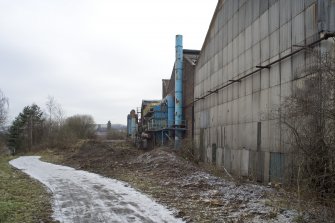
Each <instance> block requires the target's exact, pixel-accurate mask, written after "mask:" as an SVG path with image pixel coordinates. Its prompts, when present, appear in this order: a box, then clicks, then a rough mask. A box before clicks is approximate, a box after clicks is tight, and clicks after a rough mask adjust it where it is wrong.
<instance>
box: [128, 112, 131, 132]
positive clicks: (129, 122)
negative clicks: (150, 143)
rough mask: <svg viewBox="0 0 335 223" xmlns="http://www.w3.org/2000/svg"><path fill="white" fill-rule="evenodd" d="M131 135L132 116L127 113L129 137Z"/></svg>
mask: <svg viewBox="0 0 335 223" xmlns="http://www.w3.org/2000/svg"><path fill="white" fill-rule="evenodd" d="M130 135H131V116H130V115H127V137H128V136H130Z"/></svg>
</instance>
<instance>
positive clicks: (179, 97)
mask: <svg viewBox="0 0 335 223" xmlns="http://www.w3.org/2000/svg"><path fill="white" fill-rule="evenodd" d="M182 117H183V36H182V35H177V36H176V61H175V122H174V124H175V127H176V128H177V129H176V132H175V149H178V148H179V145H180V140H181V137H182V132H181V130H178V128H180V127H181V125H182Z"/></svg>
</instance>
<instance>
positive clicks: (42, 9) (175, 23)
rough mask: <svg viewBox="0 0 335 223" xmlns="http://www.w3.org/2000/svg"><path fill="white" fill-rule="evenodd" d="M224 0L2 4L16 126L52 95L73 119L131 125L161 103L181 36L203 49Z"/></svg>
mask: <svg viewBox="0 0 335 223" xmlns="http://www.w3.org/2000/svg"><path fill="white" fill-rule="evenodd" d="M216 3H217V0H169V1H159V0H142V1H138V0H130V1H129V0H128V1H116V0H29V1H27V0H0V89H1V90H2V91H3V93H4V94H5V95H6V96H7V97H8V98H9V102H10V113H9V118H10V119H9V121H11V120H13V118H15V117H16V116H17V115H18V114H19V112H21V111H22V109H23V107H24V106H26V105H31V104H32V103H36V104H38V105H39V106H40V107H42V108H43V109H45V103H46V100H47V97H48V96H53V97H54V98H55V99H56V101H57V102H59V103H60V104H61V105H62V108H63V110H64V111H65V114H66V116H71V115H74V114H91V115H92V116H93V117H94V119H95V121H96V123H107V121H108V120H110V121H111V122H112V123H120V124H125V123H126V116H127V114H129V112H130V110H131V109H133V108H136V107H140V105H141V100H142V99H160V98H161V95H162V93H161V92H162V91H161V85H162V83H161V80H162V79H163V78H165V79H166V78H170V75H171V72H172V68H173V63H174V53H175V35H176V34H182V35H183V38H184V48H187V49H199V50H200V49H201V47H202V44H203V42H204V39H205V36H206V33H207V30H208V27H209V24H210V21H211V18H212V16H213V13H214V10H215V7H216Z"/></svg>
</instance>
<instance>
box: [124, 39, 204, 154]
mask: <svg viewBox="0 0 335 223" xmlns="http://www.w3.org/2000/svg"><path fill="white" fill-rule="evenodd" d="M199 53H200V51H198V50H188V49H183V48H182V36H181V35H177V36H176V62H175V64H174V66H173V69H172V74H171V77H170V79H163V80H162V99H161V100H142V105H141V109H140V111H139V112H138V113H139V114H141V118H140V119H139V120H138V127H135V128H137V129H138V130H137V138H136V140H135V141H136V143H137V144H138V145H139V147H142V148H153V147H155V146H162V145H175V144H176V145H175V146H176V147H178V145H177V144H179V143H180V141H181V140H185V139H189V140H192V139H193V132H194V131H193V130H194V128H193V127H194V125H193V121H194V109H193V101H194V98H193V95H194V72H195V66H196V63H197V59H198V56H199ZM176 86H177V87H176ZM128 117H129V116H128ZM133 123H134V122H133ZM131 126H132V124H131V122H128V129H132V127H131Z"/></svg>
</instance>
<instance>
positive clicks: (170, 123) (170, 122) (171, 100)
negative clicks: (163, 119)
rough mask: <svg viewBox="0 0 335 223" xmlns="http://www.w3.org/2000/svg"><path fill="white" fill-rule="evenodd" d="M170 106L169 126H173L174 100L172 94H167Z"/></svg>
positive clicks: (168, 105)
mask: <svg viewBox="0 0 335 223" xmlns="http://www.w3.org/2000/svg"><path fill="white" fill-rule="evenodd" d="M166 100H167V108H168V127H169V128H171V127H172V126H173V123H174V100H173V96H172V95H167V96H166Z"/></svg>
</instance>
